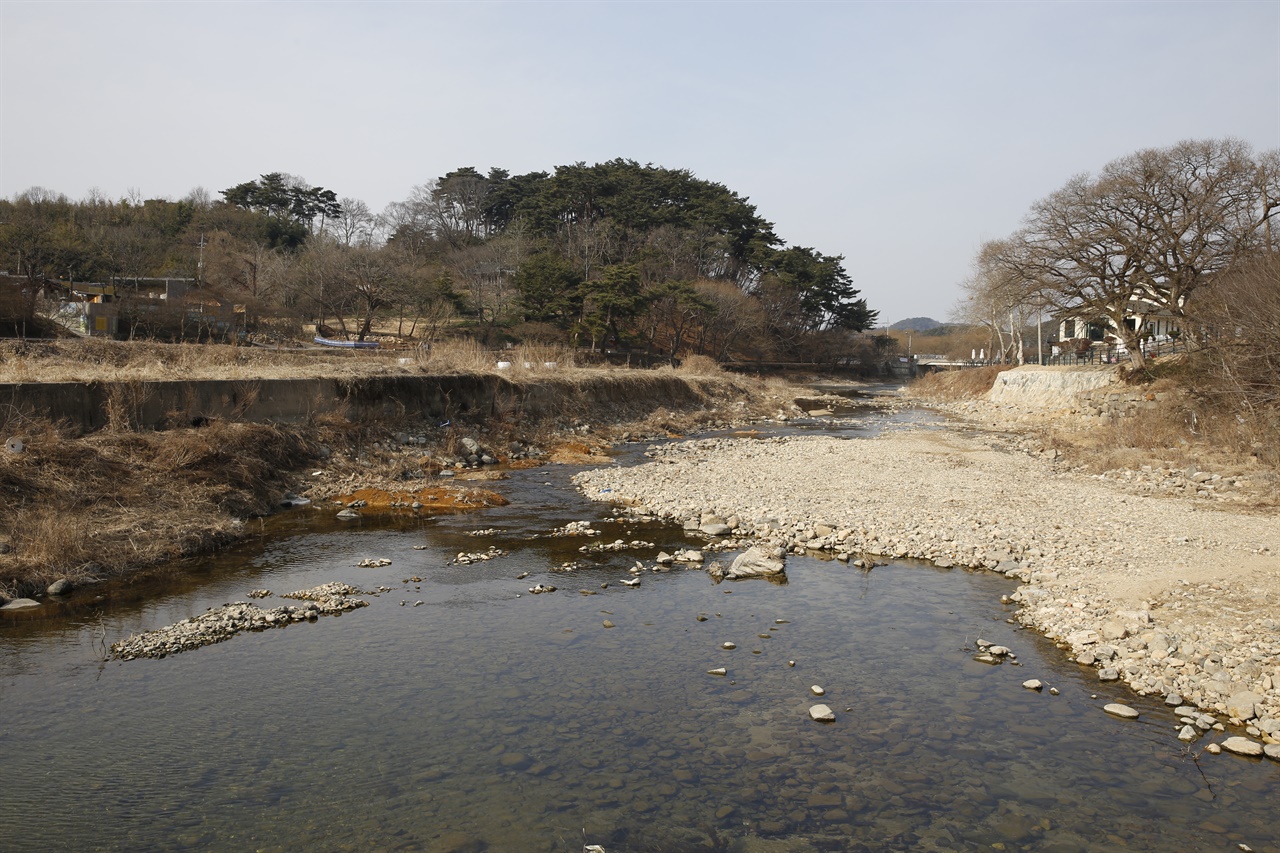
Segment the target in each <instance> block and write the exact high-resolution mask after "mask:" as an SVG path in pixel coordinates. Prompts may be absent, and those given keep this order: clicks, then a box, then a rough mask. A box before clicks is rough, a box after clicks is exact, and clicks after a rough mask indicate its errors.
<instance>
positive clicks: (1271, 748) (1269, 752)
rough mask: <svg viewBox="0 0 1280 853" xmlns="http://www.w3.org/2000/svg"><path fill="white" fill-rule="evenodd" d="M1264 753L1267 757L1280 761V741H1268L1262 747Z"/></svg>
mask: <svg viewBox="0 0 1280 853" xmlns="http://www.w3.org/2000/svg"><path fill="white" fill-rule="evenodd" d="M1262 753H1263V755H1265V756H1266V757H1267V758H1271V759H1274V760H1276V761H1280V743H1268V744H1266V745H1264V746H1263V747H1262Z"/></svg>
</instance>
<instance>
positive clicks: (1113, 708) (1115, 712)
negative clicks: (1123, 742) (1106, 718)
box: [1102, 702, 1139, 720]
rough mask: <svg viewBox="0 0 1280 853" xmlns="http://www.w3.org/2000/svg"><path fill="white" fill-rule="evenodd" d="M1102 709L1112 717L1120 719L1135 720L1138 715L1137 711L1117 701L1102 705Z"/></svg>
mask: <svg viewBox="0 0 1280 853" xmlns="http://www.w3.org/2000/svg"><path fill="white" fill-rule="evenodd" d="M1102 710H1104V711H1106V712H1107V713H1108V714H1110V715H1111V716H1113V717H1119V718H1120V719H1122V720H1136V719H1138V717H1139V714H1138V712H1137V711H1135V710H1133V709H1132V708H1130V707H1129V706H1128V705H1121V704H1120V703H1119V702H1112V703H1111V704H1110V705H1104V706H1103V707H1102Z"/></svg>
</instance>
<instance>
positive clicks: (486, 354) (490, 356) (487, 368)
mask: <svg viewBox="0 0 1280 853" xmlns="http://www.w3.org/2000/svg"><path fill="white" fill-rule="evenodd" d="M416 361H417V363H418V365H419V366H420V367H421V368H422V369H423V370H424V371H425V372H426V373H430V374H469V375H477V374H479V375H485V374H497V375H501V376H506V377H508V378H521V377H525V376H528V375H530V374H544V373H549V372H556V371H566V370H571V369H572V368H573V367H574V358H573V351H572V350H570V349H568V348H566V347H558V346H538V345H536V344H526V345H522V346H518V347H512V348H511V349H509V350H498V351H496V352H495V351H493V350H490V349H487V348H485V347H482V346H481V345H480V344H478V343H477V342H476V341H474V340H472V339H470V338H464V339H460V340H452V341H441V342H440V343H437V344H433V345H432V346H431V347H430V348H429V349H423V350H418V351H417V355H416Z"/></svg>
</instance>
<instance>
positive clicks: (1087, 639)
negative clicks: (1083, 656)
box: [1067, 629, 1102, 646]
mask: <svg viewBox="0 0 1280 853" xmlns="http://www.w3.org/2000/svg"><path fill="white" fill-rule="evenodd" d="M1101 639H1102V637H1101V635H1100V634H1098V632H1097V631H1094V630H1091V629H1090V630H1084V631H1076V632H1075V633H1073V634H1068V635H1067V642H1068V643H1070V644H1071V645H1073V646H1088V645H1092V644H1093V643H1096V642H1098V641H1099V640H1101Z"/></svg>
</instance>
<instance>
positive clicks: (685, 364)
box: [676, 355, 724, 376]
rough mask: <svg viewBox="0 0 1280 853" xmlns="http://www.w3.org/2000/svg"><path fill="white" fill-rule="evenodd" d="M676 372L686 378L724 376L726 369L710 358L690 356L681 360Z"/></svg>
mask: <svg viewBox="0 0 1280 853" xmlns="http://www.w3.org/2000/svg"><path fill="white" fill-rule="evenodd" d="M676 372H677V373H679V374H681V375H684V376H723V375H724V368H722V367H721V366H720V362H718V361H716V360H715V359H714V358H711V357H710V356H705V355H690V356H685V357H684V358H683V359H681V361H680V366H679V367H678V368H676Z"/></svg>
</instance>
